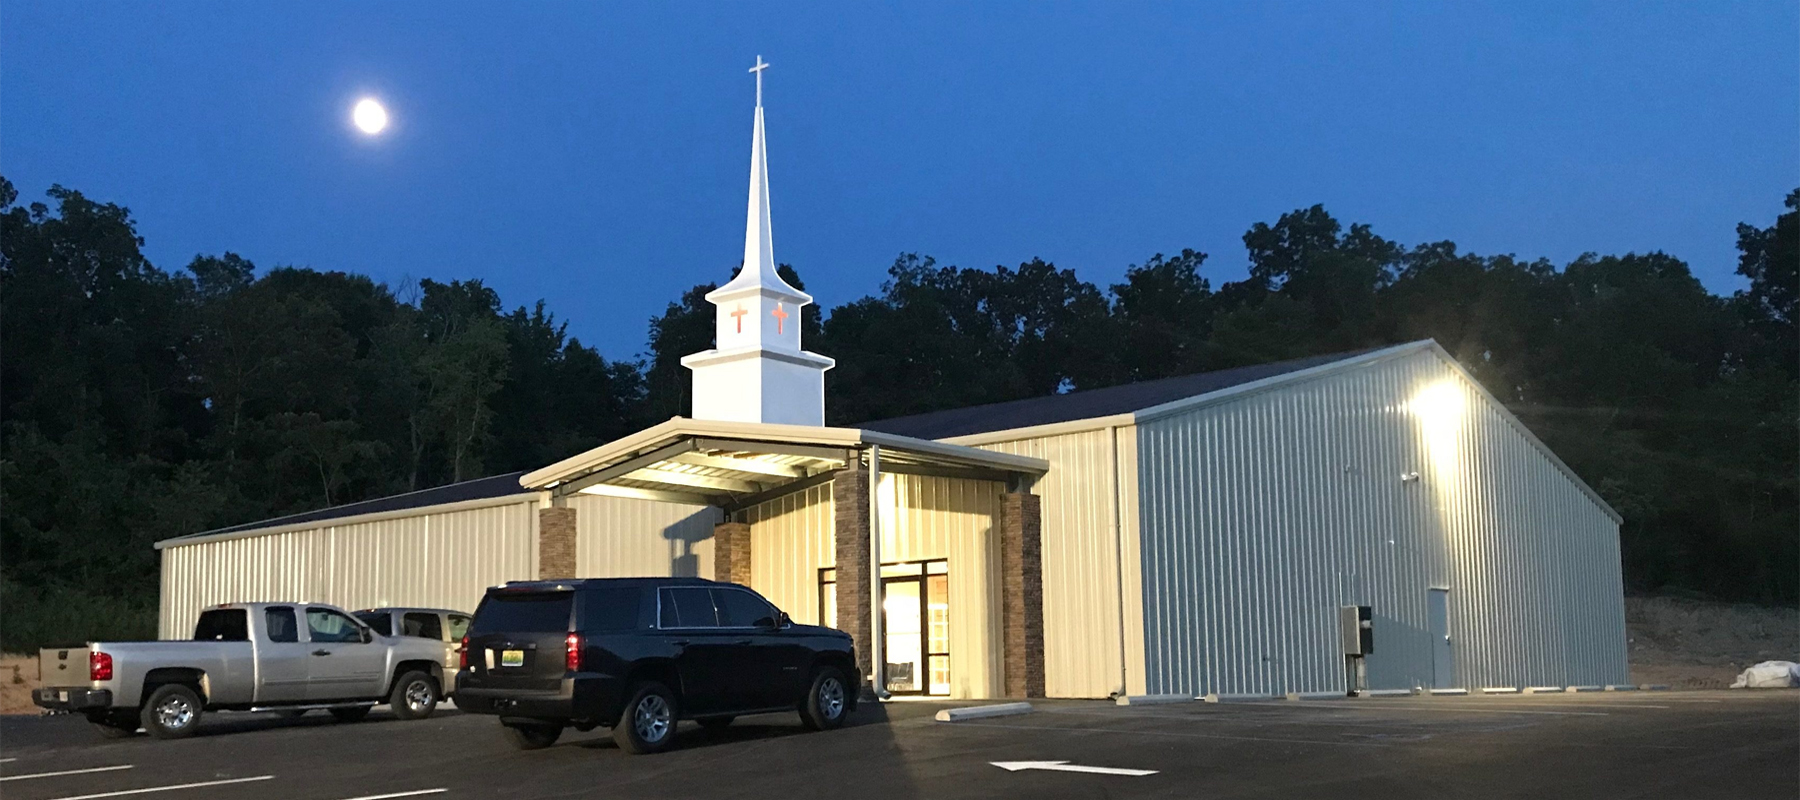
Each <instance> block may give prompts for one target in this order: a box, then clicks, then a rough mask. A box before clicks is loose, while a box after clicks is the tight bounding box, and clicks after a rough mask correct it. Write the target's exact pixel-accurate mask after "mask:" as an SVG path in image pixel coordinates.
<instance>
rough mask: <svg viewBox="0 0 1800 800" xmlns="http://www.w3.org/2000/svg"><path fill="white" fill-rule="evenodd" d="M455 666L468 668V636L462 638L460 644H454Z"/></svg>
mask: <svg viewBox="0 0 1800 800" xmlns="http://www.w3.org/2000/svg"><path fill="white" fill-rule="evenodd" d="M456 668H457V669H468V668H469V637H467V636H464V637H463V638H462V644H459V645H457V646H456Z"/></svg>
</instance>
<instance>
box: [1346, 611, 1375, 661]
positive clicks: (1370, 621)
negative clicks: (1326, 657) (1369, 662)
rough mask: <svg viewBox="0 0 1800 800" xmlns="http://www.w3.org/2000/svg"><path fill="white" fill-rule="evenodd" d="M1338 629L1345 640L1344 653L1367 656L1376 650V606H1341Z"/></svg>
mask: <svg viewBox="0 0 1800 800" xmlns="http://www.w3.org/2000/svg"><path fill="white" fill-rule="evenodd" d="M1338 631H1339V633H1340V635H1341V636H1342V637H1343V640H1344V655H1347V656H1366V655H1368V654H1370V653H1373V652H1375V609H1374V607H1373V606H1339V607H1338Z"/></svg>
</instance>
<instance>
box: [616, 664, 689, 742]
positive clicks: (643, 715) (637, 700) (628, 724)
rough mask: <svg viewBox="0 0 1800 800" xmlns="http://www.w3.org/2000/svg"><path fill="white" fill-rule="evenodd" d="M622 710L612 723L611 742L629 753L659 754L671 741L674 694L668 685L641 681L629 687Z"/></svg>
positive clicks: (673, 720) (673, 724)
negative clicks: (616, 721) (629, 692)
mask: <svg viewBox="0 0 1800 800" xmlns="http://www.w3.org/2000/svg"><path fill="white" fill-rule="evenodd" d="M630 698H631V699H629V700H627V701H625V712H624V713H622V714H620V715H619V724H617V725H614V726H613V741H614V742H617V743H618V745H619V749H620V750H624V751H625V752H627V753H631V754H632V755H644V754H646V753H660V752H662V751H664V750H667V749H669V745H672V744H674V743H675V720H676V719H678V718H679V717H678V716H677V715H676V713H675V695H674V693H672V692H670V691H669V689H668V687H666V686H664V685H662V684H660V683H657V682H655V681H645V682H643V683H640V684H638V685H636V686H633V687H632V690H631V694H630Z"/></svg>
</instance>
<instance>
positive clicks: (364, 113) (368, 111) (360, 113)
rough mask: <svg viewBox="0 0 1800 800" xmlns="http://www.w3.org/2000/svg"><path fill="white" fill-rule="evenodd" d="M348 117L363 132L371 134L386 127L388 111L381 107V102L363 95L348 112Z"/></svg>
mask: <svg viewBox="0 0 1800 800" xmlns="http://www.w3.org/2000/svg"><path fill="white" fill-rule="evenodd" d="M350 119H351V120H352V121H353V122H355V123H356V127H357V128H360V129H361V130H362V132H363V133H366V134H369V135H370V136H373V135H375V134H377V133H380V132H381V131H382V129H383V128H386V127H387V124H388V113H387V109H385V108H382V107H381V103H380V102H379V101H377V100H375V98H372V97H365V98H363V99H362V100H361V101H359V102H358V103H357V104H356V109H355V110H353V111H351V112H350Z"/></svg>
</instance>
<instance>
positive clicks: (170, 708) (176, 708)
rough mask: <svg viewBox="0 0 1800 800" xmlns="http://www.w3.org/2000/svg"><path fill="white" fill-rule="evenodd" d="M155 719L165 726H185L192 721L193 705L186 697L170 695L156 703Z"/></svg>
mask: <svg viewBox="0 0 1800 800" xmlns="http://www.w3.org/2000/svg"><path fill="white" fill-rule="evenodd" d="M156 721H157V722H158V723H161V724H162V726H163V727H165V728H185V727H187V726H188V723H190V722H193V721H194V707H193V706H192V705H190V704H189V703H188V701H187V699H186V698H182V697H170V698H168V699H166V700H164V701H162V703H161V704H159V705H157V707H156Z"/></svg>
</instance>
